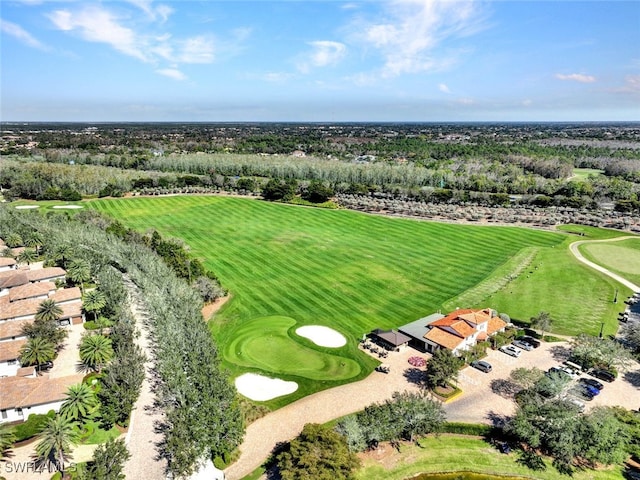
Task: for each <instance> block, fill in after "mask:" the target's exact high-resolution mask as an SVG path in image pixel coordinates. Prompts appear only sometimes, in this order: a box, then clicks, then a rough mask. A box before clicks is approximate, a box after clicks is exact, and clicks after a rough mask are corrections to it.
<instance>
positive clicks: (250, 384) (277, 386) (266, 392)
mask: <svg viewBox="0 0 640 480" xmlns="http://www.w3.org/2000/svg"><path fill="white" fill-rule="evenodd" d="M235 383H236V388H237V389H238V392H240V394H241V395H244V396H245V397H247V398H250V399H251V400H256V401H258V402H264V401H265V400H271V399H272V398H276V397H281V396H283V395H289V394H290V393H293V392H295V391H296V390H297V389H298V384H297V383H296V382H287V381H285V380H280V379H279V378H269V377H265V376H263V375H257V374H255V373H245V374H244V375H240V376H239V377H238V378H236V381H235Z"/></svg>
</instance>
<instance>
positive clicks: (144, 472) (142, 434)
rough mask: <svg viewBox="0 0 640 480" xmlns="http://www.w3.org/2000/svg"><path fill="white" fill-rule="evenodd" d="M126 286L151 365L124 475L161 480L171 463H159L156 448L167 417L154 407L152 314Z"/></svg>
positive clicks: (131, 479)
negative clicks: (160, 424) (149, 319)
mask: <svg viewBox="0 0 640 480" xmlns="http://www.w3.org/2000/svg"><path fill="white" fill-rule="evenodd" d="M125 285H126V286H127V290H128V291H129V295H130V301H131V311H132V313H133V315H134V318H135V319H136V323H137V324H138V329H139V330H140V335H139V336H138V338H136V343H137V344H138V345H139V346H140V348H141V349H142V351H143V352H144V354H145V355H146V356H147V361H146V362H145V364H144V369H145V378H144V381H143V382H142V388H141V389H140V396H139V397H138V401H137V402H136V404H135V405H134V407H133V411H132V412H131V421H130V423H129V430H128V431H127V436H126V437H125V443H126V444H127V448H128V449H129V453H131V458H129V461H128V462H127V463H126V464H125V466H124V473H125V475H126V477H127V479H128V480H156V479H158V480H160V479H164V478H165V476H166V475H165V471H166V467H167V463H166V461H165V460H164V459H158V451H157V448H156V445H157V444H158V443H159V442H160V441H162V434H160V433H158V432H156V428H155V426H156V425H157V423H158V422H161V421H162V420H163V415H162V412H161V411H159V410H158V409H157V408H155V407H154V403H155V394H154V392H153V390H152V388H151V385H152V382H153V379H152V369H153V353H152V349H151V342H150V338H149V337H150V335H149V325H148V324H147V315H148V314H147V311H146V309H145V307H144V304H143V302H142V299H141V298H140V292H139V290H138V288H137V287H136V286H135V285H134V284H133V282H131V281H129V280H125Z"/></svg>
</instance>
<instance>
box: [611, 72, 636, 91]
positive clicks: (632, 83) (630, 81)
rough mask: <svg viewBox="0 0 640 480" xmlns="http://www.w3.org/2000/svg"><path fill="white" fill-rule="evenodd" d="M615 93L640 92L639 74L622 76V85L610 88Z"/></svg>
mask: <svg viewBox="0 0 640 480" xmlns="http://www.w3.org/2000/svg"><path fill="white" fill-rule="evenodd" d="M612 91H613V92H616V93H631V94H633V95H638V94H640V75H627V76H626V77H624V85H623V86H621V87H618V88H614V89H612Z"/></svg>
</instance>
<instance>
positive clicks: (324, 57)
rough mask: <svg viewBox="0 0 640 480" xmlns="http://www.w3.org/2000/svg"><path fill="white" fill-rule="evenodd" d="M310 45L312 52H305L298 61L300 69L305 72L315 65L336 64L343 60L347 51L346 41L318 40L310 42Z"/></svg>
mask: <svg viewBox="0 0 640 480" xmlns="http://www.w3.org/2000/svg"><path fill="white" fill-rule="evenodd" d="M309 45H310V46H311V47H312V50H311V52H308V53H307V54H305V55H304V57H303V58H302V59H301V60H300V61H298V63H297V66H298V70H300V71H301V72H303V73H308V72H309V70H311V68H314V67H327V66H329V65H335V64H337V63H338V62H339V61H340V60H342V59H343V58H344V56H345V54H346V53H347V47H346V46H345V44H344V43H340V42H333V41H330V40H317V41H314V42H309Z"/></svg>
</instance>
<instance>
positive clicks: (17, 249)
mask: <svg viewBox="0 0 640 480" xmlns="http://www.w3.org/2000/svg"><path fill="white" fill-rule="evenodd" d="M26 249H27V248H26V247H14V248H12V249H11V253H12V254H13V256H14V257H17V256H18V255H20V254H21V253H22V252H24V251H25V250H26Z"/></svg>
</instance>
